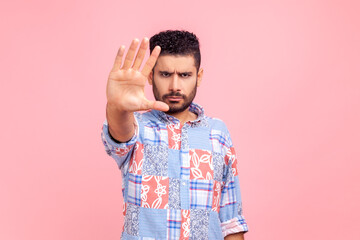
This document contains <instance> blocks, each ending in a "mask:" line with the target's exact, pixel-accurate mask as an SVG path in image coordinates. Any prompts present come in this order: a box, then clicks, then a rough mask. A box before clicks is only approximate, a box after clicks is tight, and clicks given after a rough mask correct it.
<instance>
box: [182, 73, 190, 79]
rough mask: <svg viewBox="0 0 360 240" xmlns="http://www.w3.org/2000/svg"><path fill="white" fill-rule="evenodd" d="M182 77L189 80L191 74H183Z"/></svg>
mask: <svg viewBox="0 0 360 240" xmlns="http://www.w3.org/2000/svg"><path fill="white" fill-rule="evenodd" d="M180 76H181V77H183V78H187V77H190V74H188V73H182V74H180Z"/></svg>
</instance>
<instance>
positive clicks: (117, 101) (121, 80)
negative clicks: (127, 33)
mask: <svg viewBox="0 0 360 240" xmlns="http://www.w3.org/2000/svg"><path fill="white" fill-rule="evenodd" d="M148 44H149V40H148V39H147V38H144V39H143V40H142V42H141V44H140V48H139V51H138V52H137V54H136V49H137V47H138V45H139V40H138V39H134V40H133V41H132V42H131V45H130V48H129V50H128V52H127V54H126V56H125V59H124V63H123V64H122V60H123V55H124V52H125V47H124V46H121V47H120V49H119V51H118V54H117V56H116V59H115V63H114V66H113V68H112V70H111V72H110V74H109V78H108V83H107V87H106V96H107V101H108V104H110V105H112V106H115V107H116V108H117V109H118V110H120V111H125V112H135V111H141V110H148V109H155V110H160V111H167V110H168V109H169V106H168V105H167V104H166V103H164V102H160V101H149V100H148V99H146V97H145V92H144V89H145V84H146V81H147V79H148V76H149V74H150V72H151V70H152V69H153V67H154V65H155V63H156V60H157V58H158V57H159V54H160V47H159V46H156V47H155V48H154V50H153V51H152V53H151V55H150V57H149V59H148V60H147V61H146V63H145V65H144V67H143V69H142V71H141V72H140V71H139V68H140V66H141V64H142V62H143V60H144V57H145V53H146V50H147V47H148ZM135 54H136V56H135Z"/></svg>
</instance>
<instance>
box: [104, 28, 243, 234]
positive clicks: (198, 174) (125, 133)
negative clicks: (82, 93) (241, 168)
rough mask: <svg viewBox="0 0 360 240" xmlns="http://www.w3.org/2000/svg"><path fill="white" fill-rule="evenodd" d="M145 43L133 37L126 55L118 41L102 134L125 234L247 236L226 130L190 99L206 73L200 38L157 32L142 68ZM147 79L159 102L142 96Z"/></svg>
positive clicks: (146, 46) (185, 32) (235, 171)
mask: <svg viewBox="0 0 360 240" xmlns="http://www.w3.org/2000/svg"><path fill="white" fill-rule="evenodd" d="M139 44H140V46H139ZM148 45H149V40H148V39H147V38H144V39H143V40H142V41H141V43H139V40H138V39H134V40H133V41H132V43H131V45H130V48H129V50H128V52H127V54H126V56H125V58H124V59H123V56H124V55H125V47H124V46H121V47H120V49H119V51H118V54H117V56H116V59H115V63H114V66H113V68H112V70H111V72H110V74H109V78H108V83H107V90H106V94H107V106H106V121H105V122H104V124H103V128H102V134H101V136H102V140H103V143H104V145H105V149H106V151H107V153H108V154H109V155H110V156H112V157H113V158H114V159H115V160H116V163H117V165H118V167H119V168H120V170H121V172H122V179H123V180H122V186H123V189H122V191H123V197H124V216H125V220H124V227H123V232H122V236H121V239H126V240H127V239H129V240H130V239H171V240H172V239H193V240H202V239H226V240H231V239H239V240H241V239H244V233H245V232H247V231H248V226H247V223H246V221H245V219H244V216H243V215H242V201H241V194H240V185H239V177H238V171H237V168H236V164H237V159H236V154H235V150H234V147H233V144H232V140H231V137H230V134H229V131H228V129H227V127H226V125H225V124H224V122H222V121H221V120H219V119H216V118H212V117H209V116H206V115H205V113H204V109H203V108H202V107H201V106H200V105H198V104H196V103H194V102H193V100H194V98H195V95H196V90H197V87H199V86H200V84H201V81H202V76H203V69H202V68H200V62H201V55H200V48H199V41H198V38H197V37H196V36H195V35H194V34H193V33H190V32H187V31H170V30H168V31H163V32H160V33H158V34H156V35H154V36H153V37H151V38H150V57H149V58H148V60H147V61H146V62H145V64H144V66H143V68H142V70H141V71H140V67H141V65H142V63H143V61H144V56H145V54H146V51H147V48H148ZM138 47H139V50H138V51H137V49H138ZM147 81H148V82H149V84H150V85H152V89H153V93H154V97H155V99H156V101H150V100H148V99H147V98H146V97H145V94H144V87H145V84H146V82H147ZM140 111H141V112H140Z"/></svg>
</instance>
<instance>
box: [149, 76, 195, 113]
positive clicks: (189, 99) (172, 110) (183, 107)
mask: <svg viewBox="0 0 360 240" xmlns="http://www.w3.org/2000/svg"><path fill="white" fill-rule="evenodd" d="M196 80H197V79H196ZM152 86H153V93H154V97H155V99H156V100H157V101H161V102H165V100H166V98H167V97H170V96H174V97H182V98H183V100H184V103H183V104H182V105H181V106H179V107H175V106H170V105H169V110H168V111H167V112H166V113H167V114H173V113H180V112H183V111H185V110H186V109H187V108H188V107H189V106H190V105H191V103H192V102H193V100H194V98H195V96H196V89H197V81H196V85H195V87H194V89H193V90H192V91H191V93H190V94H189V96H186V95H184V94H180V93H179V92H170V93H167V94H164V95H163V96H160V94H159V91H158V89H157V87H156V84H155V81H153V84H152ZM165 103H166V102H165ZM170 104H171V101H170Z"/></svg>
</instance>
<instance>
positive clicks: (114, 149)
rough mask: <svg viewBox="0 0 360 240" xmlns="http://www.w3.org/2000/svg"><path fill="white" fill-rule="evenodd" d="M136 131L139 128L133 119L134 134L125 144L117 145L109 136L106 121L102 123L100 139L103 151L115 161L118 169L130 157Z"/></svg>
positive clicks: (135, 138) (135, 139)
mask: <svg viewBox="0 0 360 240" xmlns="http://www.w3.org/2000/svg"><path fill="white" fill-rule="evenodd" d="M138 129H139V127H138V123H137V120H136V117H135V133H134V135H133V137H132V138H131V139H130V140H129V141H127V142H123V143H117V142H115V141H114V140H113V139H112V138H111V136H110V133H109V126H108V122H107V120H105V121H104V123H103V126H102V131H101V139H102V142H103V144H104V146H105V151H106V153H107V154H108V155H109V156H111V157H112V158H114V159H115V161H116V163H117V165H118V167H119V168H121V167H122V166H123V164H124V163H125V162H127V161H128V160H129V159H130V157H131V154H132V152H133V148H134V145H135V143H136V141H137V138H138V132H139V131H138Z"/></svg>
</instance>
